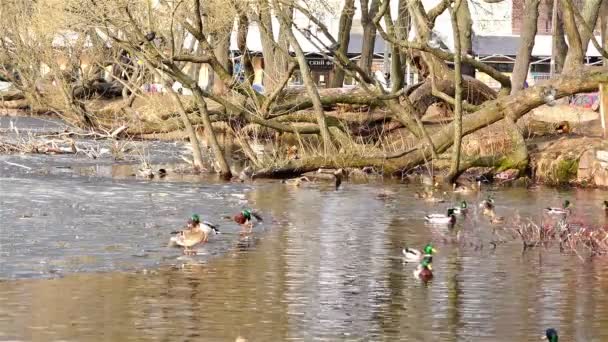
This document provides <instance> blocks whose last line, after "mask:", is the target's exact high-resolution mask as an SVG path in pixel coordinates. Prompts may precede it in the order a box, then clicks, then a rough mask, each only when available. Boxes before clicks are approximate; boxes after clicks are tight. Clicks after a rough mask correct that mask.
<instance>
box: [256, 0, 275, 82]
mask: <svg viewBox="0 0 608 342" xmlns="http://www.w3.org/2000/svg"><path fill="white" fill-rule="evenodd" d="M258 6H259V11H260V17H259V18H258V25H259V26H260V41H261V43H262V54H263V55H264V81H263V82H264V87H265V88H266V91H268V92H272V90H273V89H272V79H274V78H276V77H277V75H278V66H277V63H276V62H277V59H276V56H275V45H274V33H273V32H274V31H273V28H272V17H271V16H270V2H269V1H268V0H258Z"/></svg>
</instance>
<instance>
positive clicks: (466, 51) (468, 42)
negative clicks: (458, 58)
mask: <svg viewBox="0 0 608 342" xmlns="http://www.w3.org/2000/svg"><path fill="white" fill-rule="evenodd" d="M457 16H458V30H459V36H460V51H461V53H462V54H463V55H473V20H472V19H471V12H470V11H469V5H468V1H462V3H461V4H460V6H459V7H458V12H457ZM461 70H462V74H463V75H467V76H471V77H475V68H474V67H473V66H471V65H469V64H463V65H462V66H461Z"/></svg>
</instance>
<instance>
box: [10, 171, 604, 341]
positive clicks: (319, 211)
mask: <svg viewBox="0 0 608 342" xmlns="http://www.w3.org/2000/svg"><path fill="white" fill-rule="evenodd" d="M0 187H2V189H3V190H5V189H8V190H9V191H7V192H6V193H4V192H3V196H2V198H1V199H0V202H1V203H2V207H1V208H2V211H1V212H0V219H2V221H1V222H3V231H4V232H3V233H4V234H3V235H2V237H0V239H2V240H1V245H0V246H1V249H0V253H1V257H2V264H1V265H0V277H2V278H5V279H7V278H21V279H16V280H5V281H2V282H0V340H11V339H18V340H38V341H48V340H70V341H83V340H99V339H104V340H109V341H126V340H167V341H168V340H199V339H200V340H209V341H234V339H235V338H236V337H237V336H238V335H242V336H244V337H246V338H247V339H249V340H250V341H282V340H303V341H310V340H322V341H323V340H324V341H336V340H355V341H361V340H403V341H405V340H407V341H537V340H539V338H540V336H541V335H542V334H543V332H544V330H545V329H546V328H548V327H555V328H557V329H558V331H559V332H560V337H561V340H564V341H606V340H608V295H607V294H606V290H607V287H608V285H607V284H608V266H606V263H605V259H604V258H596V259H593V260H588V261H586V263H581V261H580V260H579V259H577V258H576V257H572V256H563V255H560V254H559V251H558V250H557V247H555V248H551V249H548V250H542V249H534V250H532V251H530V252H527V253H525V254H522V252H521V247H520V244H519V243H517V242H513V243H508V244H505V245H500V246H499V247H498V248H496V249H492V248H491V246H490V245H489V244H488V243H487V242H488V241H489V240H490V239H491V238H492V236H493V235H492V231H493V228H492V227H490V226H488V225H487V224H486V223H485V220H483V219H481V218H480V217H479V216H478V215H477V213H476V211H477V209H474V210H473V213H472V214H471V215H470V216H469V217H468V218H466V219H465V220H464V221H463V222H459V223H458V224H457V226H456V230H462V231H463V233H461V234H464V236H466V237H467V238H468V239H471V240H472V241H473V243H471V244H466V245H461V246H460V247H459V246H457V245H455V244H449V243H445V242H444V241H448V239H447V238H449V237H450V236H453V235H455V232H454V231H447V230H443V229H430V228H429V227H428V226H425V225H424V223H423V219H422V217H423V216H424V214H425V213H429V212H435V211H437V212H439V211H440V212H443V211H444V209H445V207H446V206H447V204H441V205H435V206H434V207H433V206H431V205H429V204H426V203H421V202H416V201H413V200H412V199H413V196H412V194H413V191H414V190H416V189H411V188H409V189H408V188H405V187H403V186H398V185H394V186H387V187H390V188H391V189H392V190H395V191H396V192H397V195H396V198H395V199H392V200H387V201H380V200H378V199H376V197H375V194H376V192H377V191H376V190H375V189H374V187H373V186H368V185H353V184H346V186H345V187H344V189H343V190H340V191H338V192H335V191H331V190H330V189H331V186H329V185H328V186H324V185H319V186H314V185H313V186H311V187H308V188H302V189H294V188H289V187H286V186H284V185H280V184H268V183H262V184H257V185H255V186H254V187H251V186H244V185H192V184H185V183H179V184H178V183H171V182H168V183H146V182H135V181H131V182H124V183H123V182H118V181H114V182H111V181H107V182H103V181H96V182H95V183H79V184H77V183H76V184H75V183H74V182H68V181H65V180H58V179H55V180H45V181H44V182H42V181H34V180H31V179H29V180H24V179H11V180H10V182H9V181H8V180H1V179H0ZM249 189H251V191H248V192H246V191H247V190H249ZM245 192H246V194H247V196H246V197H247V200H248V201H249V203H252V204H253V205H255V207H257V208H260V209H261V210H262V212H263V213H264V215H265V216H266V218H267V220H266V221H265V223H264V225H263V226H262V227H258V228H256V232H255V234H254V235H253V236H250V237H240V236H239V235H238V233H237V231H238V227H236V226H234V225H232V224H231V223H228V222H222V223H223V225H222V227H221V229H222V230H223V231H225V232H226V233H225V234H222V235H219V236H217V237H215V240H214V241H212V242H211V243H209V245H208V246H204V247H202V248H201V249H202V252H204V253H206V255H202V256H196V257H180V255H179V251H178V250H171V249H168V248H165V247H164V246H163V244H164V243H165V241H166V232H167V231H168V230H170V229H171V228H173V227H174V226H176V225H179V224H180V223H182V221H183V218H184V217H185V216H186V215H188V214H189V213H190V212H192V211H201V210H203V209H204V212H205V213H206V214H208V215H209V216H210V217H221V215H223V214H225V213H227V212H230V211H233V210H236V209H235V208H239V207H240V206H242V205H243V203H242V202H240V199H239V196H238V194H241V193H245ZM493 195H494V197H495V199H496V202H497V203H498V209H497V210H498V211H499V214H501V215H505V216H507V217H509V218H510V219H513V218H514V217H516V216H518V215H519V216H521V217H531V218H534V219H537V218H539V217H540V215H541V209H542V208H543V207H545V206H547V205H554V204H559V203H560V202H561V199H563V198H565V197H568V198H570V199H572V200H573V202H574V203H575V205H576V210H577V211H578V212H579V213H584V214H586V215H587V218H588V219H589V220H591V221H595V222H602V221H603V216H599V215H592V214H593V213H597V212H601V211H599V209H600V208H601V201H602V200H603V198H602V193H601V192H600V191H571V192H563V191H561V192H560V191H557V190H551V189H542V190H537V191H526V190H521V189H511V190H504V191H503V192H496V193H494V194H493ZM479 196H481V195H479ZM465 198H466V199H467V200H469V202H471V203H476V202H477V201H478V200H479V197H478V195H471V196H468V197H465ZM456 200H457V198H453V201H454V202H456ZM32 204H34V208H33V209H30V210H32V213H31V214H32V215H31V216H32V217H29V218H24V219H20V218H19V216H20V214H21V213H22V212H23V211H24V210H25V209H26V208H31V207H32ZM45 214H46V215H45ZM59 214H60V215H59ZM602 215H603V214H602ZM4 222H10V223H9V225H8V228H7V227H5V226H4ZM7 229H8V230H7ZM76 235H78V236H79V237H80V238H79V239H76V238H75V237H74V236H76ZM429 240H433V241H434V242H435V245H436V246H437V248H438V249H439V254H438V255H437V256H436V257H435V258H434V264H433V270H434V273H435V278H434V279H433V281H432V282H431V283H429V284H427V285H423V284H422V283H420V281H417V280H416V279H413V276H412V270H413V267H414V265H411V264H404V263H403V262H402V260H401V257H400V255H401V254H400V253H401V248H402V247H403V245H404V244H408V245H412V246H422V245H424V244H425V243H426V242H427V241H429ZM481 247H483V248H481ZM209 255H211V256H214V257H210V256H209ZM42 261H44V262H42ZM51 264H52V265H55V266H53V267H54V268H55V272H56V273H53V274H49V273H48V272H49V270H50V269H52V268H51V267H49V266H47V265H51ZM123 264H128V265H129V267H124V266H123ZM170 265H174V266H170ZM144 268H145V269H146V270H147V271H146V272H143V271H141V270H142V269H144ZM133 269H134V270H139V271H137V272H132V273H125V272H116V271H112V270H133ZM74 271H112V272H104V273H85V272H79V273H73V272H74ZM56 274H61V275H63V277H61V278H55V279H23V278H25V277H40V276H41V275H42V276H45V277H48V276H50V277H52V276H54V275H56ZM100 336H103V337H102V338H100Z"/></svg>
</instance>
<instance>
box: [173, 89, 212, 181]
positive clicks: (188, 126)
mask: <svg viewBox="0 0 608 342" xmlns="http://www.w3.org/2000/svg"><path fill="white" fill-rule="evenodd" d="M165 87H166V88H167V89H169V93H170V94H171V98H173V101H174V102H175V104H176V105H177V111H178V113H179V116H180V118H181V119H182V123H183V124H184V129H185V130H186V134H187V135H188V140H190V145H192V161H193V164H194V168H195V169H196V170H201V169H202V168H203V154H202V153H201V145H200V143H199V141H198V137H197V136H196V132H195V131H194V127H192V123H191V122H190V119H189V118H188V114H186V110H185V108H184V104H183V103H182V100H181V99H180V98H179V96H177V94H176V93H175V91H174V90H173V88H172V87H171V84H169V83H167V84H166V85H165Z"/></svg>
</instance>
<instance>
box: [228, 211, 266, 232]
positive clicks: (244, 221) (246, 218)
mask: <svg viewBox="0 0 608 342" xmlns="http://www.w3.org/2000/svg"><path fill="white" fill-rule="evenodd" d="M252 217H255V219H256V220H257V221H259V222H263V221H264V220H263V219H262V216H260V215H259V214H258V213H257V212H255V211H254V210H251V209H245V210H243V211H241V212H240V213H238V214H237V215H235V216H234V218H233V219H234V222H236V223H238V224H240V225H241V227H243V228H246V232H247V233H251V231H252V230H253V222H252V220H251V218H252Z"/></svg>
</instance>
